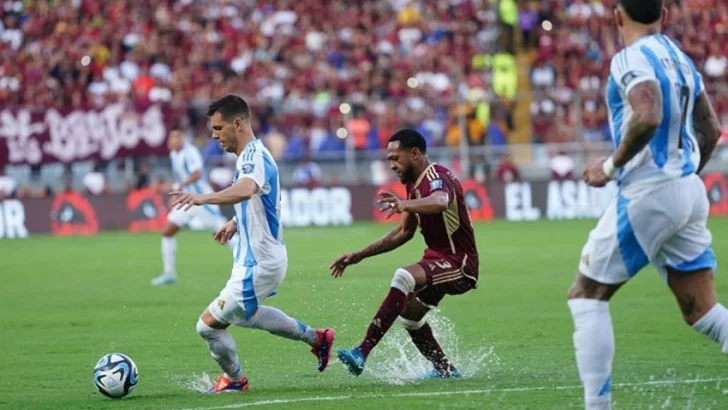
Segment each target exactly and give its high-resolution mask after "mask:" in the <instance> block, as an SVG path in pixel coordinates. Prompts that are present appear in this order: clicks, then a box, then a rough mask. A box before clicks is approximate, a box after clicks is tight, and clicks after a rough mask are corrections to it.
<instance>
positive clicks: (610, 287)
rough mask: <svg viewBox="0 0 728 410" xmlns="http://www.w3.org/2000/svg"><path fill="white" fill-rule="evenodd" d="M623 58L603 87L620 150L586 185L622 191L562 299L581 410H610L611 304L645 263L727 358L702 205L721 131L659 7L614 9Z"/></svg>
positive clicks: (627, 2)
mask: <svg viewBox="0 0 728 410" xmlns="http://www.w3.org/2000/svg"><path fill="white" fill-rule="evenodd" d="M617 3H618V5H617V9H616V10H615V18H616V23H617V25H618V27H619V31H620V34H621V36H622V39H623V41H624V44H625V46H626V48H625V49H624V50H622V51H621V52H620V53H618V54H617V55H615V56H614V58H613V59H612V63H611V64H612V65H611V75H610V76H609V80H608V86H607V96H606V98H607V105H608V108H609V116H610V118H609V119H610V126H611V127H612V134H613V135H614V139H615V144H616V146H617V150H616V152H615V153H614V155H612V156H611V157H609V158H607V159H606V160H598V161H592V162H591V163H590V164H589V165H588V166H587V169H586V170H585V171H584V179H585V181H586V182H587V183H588V184H590V185H592V186H595V187H601V186H604V185H605V184H606V183H607V182H608V181H609V180H610V179H612V178H615V179H617V180H618V182H619V190H618V197H617V198H615V200H614V201H613V203H612V204H611V206H610V207H609V208H608V209H607V210H606V212H605V214H604V215H603V216H602V218H601V219H600V221H599V223H598V224H597V226H596V228H595V229H594V230H592V232H591V233H590V234H589V239H588V241H587V243H586V245H585V246H584V249H583V251H582V257H581V263H580V265H579V271H580V274H579V275H578V276H577V277H576V280H575V281H574V284H573V285H572V287H571V289H570V290H569V295H568V299H569V302H568V303H569V308H570V309H571V313H572V316H573V319H574V328H575V331H574V347H575V349H576V362H577V367H578V369H579V374H580V377H581V381H582V384H583V385H584V398H585V407H586V409H590V410H593V409H610V408H611V381H612V377H611V376H612V375H611V372H612V359H613V357H614V349H615V348H614V332H613V329H612V321H611V317H610V315H609V304H608V303H609V300H610V298H611V297H612V295H614V294H615V292H616V291H617V290H618V289H619V287H620V286H621V285H622V284H624V283H625V282H627V281H628V280H629V279H630V278H632V277H633V276H634V275H636V274H637V273H638V272H639V271H640V270H641V269H642V268H643V267H645V266H646V265H647V264H648V263H651V264H652V265H654V266H655V267H656V268H657V270H658V272H659V273H660V275H661V276H662V278H663V279H664V280H665V281H666V282H667V285H668V286H669V288H670V290H671V291H672V292H673V294H674V295H675V297H676V299H677V302H678V304H679V305H680V308H681V310H682V313H683V317H684V319H685V321H686V322H687V323H688V325H690V326H692V328H693V329H695V330H696V331H698V332H700V333H703V334H705V335H706V336H708V337H710V338H711V339H713V340H714V341H716V342H718V343H719V344H720V346H721V348H722V351H723V352H724V353H728V311H726V308H725V307H724V306H723V305H721V304H718V303H717V300H716V295H715V290H714V287H713V273H714V270H715V268H716V259H715V255H714V254H713V250H712V248H711V241H712V238H711V234H710V232H709V231H708V229H707V227H706V223H707V218H708V210H709V203H708V199H707V195H706V192H705V185H704V184H703V182H702V181H701V179H700V177H698V175H696V173H699V172H700V171H701V170H702V169H703V167H704V166H705V164H706V163H707V162H708V160H709V159H710V156H711V154H712V152H713V150H714V148H715V145H716V143H717V141H718V138H719V136H720V124H719V122H718V118H717V116H716V114H715V112H714V111H713V108H712V106H711V104H710V101H709V100H708V96H707V94H706V92H705V89H704V86H703V82H702V78H701V76H700V74H699V73H698V72H697V71H696V69H695V67H694V65H693V62H692V61H691V60H690V59H689V58H688V57H687V56H686V55H685V54H684V53H682V51H680V49H679V48H678V47H677V46H676V45H675V43H673V42H672V40H670V39H669V38H668V37H666V36H664V35H662V34H660V29H661V26H662V24H664V23H665V21H666V13H667V10H666V9H665V8H664V7H663V3H662V0H618V2H617Z"/></svg>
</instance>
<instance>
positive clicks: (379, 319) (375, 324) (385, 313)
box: [359, 288, 407, 358]
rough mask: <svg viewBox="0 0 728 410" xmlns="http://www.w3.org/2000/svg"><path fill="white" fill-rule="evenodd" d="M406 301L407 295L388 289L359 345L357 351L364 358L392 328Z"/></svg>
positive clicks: (397, 290)
mask: <svg viewBox="0 0 728 410" xmlns="http://www.w3.org/2000/svg"><path fill="white" fill-rule="evenodd" d="M406 300H407V295H405V294H404V292H402V291H401V290H399V289H397V288H390V289H389V293H388V294H387V297H386V298H384V301H383V302H382V304H381V305H380V306H379V311H378V312H377V314H376V315H374V319H373V320H372V323H370V324H369V328H368V329H367V335H366V336H365V337H364V340H363V341H362V342H361V344H360V345H359V350H360V351H361V353H362V354H363V355H364V358H366V357H367V356H369V352H371V351H372V349H374V346H376V345H377V343H379V341H380V340H382V338H383V337H384V335H385V334H386V333H387V331H388V330H389V328H390V327H391V326H392V323H394V321H395V319H397V316H399V314H400V313H402V309H404V303H405V301H406Z"/></svg>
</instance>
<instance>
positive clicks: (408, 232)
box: [357, 212, 417, 259]
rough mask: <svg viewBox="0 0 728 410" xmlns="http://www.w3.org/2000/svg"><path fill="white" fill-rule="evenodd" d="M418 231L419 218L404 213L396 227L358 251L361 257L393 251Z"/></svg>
mask: <svg viewBox="0 0 728 410" xmlns="http://www.w3.org/2000/svg"><path fill="white" fill-rule="evenodd" d="M416 231H417V218H416V217H415V214H413V213H409V212H403V213H402V219H401V221H400V223H399V225H397V227H396V228H394V229H393V230H391V231H390V232H389V233H387V234H386V235H384V236H383V237H381V238H380V239H379V240H377V241H376V242H374V243H372V244H371V245H369V246H367V247H366V248H364V249H362V250H360V251H359V252H357V254H359V256H360V257H361V259H364V258H369V257H371V256H376V255H379V254H382V253H387V252H389V251H393V250H395V249H397V248H399V247H400V246H402V245H404V244H405V243H407V242H409V240H410V239H412V238H413V237H414V236H415V232H416Z"/></svg>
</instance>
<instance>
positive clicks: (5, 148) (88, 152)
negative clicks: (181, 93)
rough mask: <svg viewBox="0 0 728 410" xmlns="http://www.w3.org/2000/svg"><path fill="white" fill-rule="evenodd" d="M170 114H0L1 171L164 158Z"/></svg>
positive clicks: (121, 110)
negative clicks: (11, 167)
mask: <svg viewBox="0 0 728 410" xmlns="http://www.w3.org/2000/svg"><path fill="white" fill-rule="evenodd" d="M170 117H171V113H170V110H169V109H168V108H167V107H166V106H162V105H151V106H141V105H137V106H135V105H126V104H112V105H108V106H105V107H103V108H99V109H87V110H73V111H70V110H56V109H55V108H48V109H32V110H31V109H4V110H2V111H0V167H2V166H5V165H7V164H11V165H21V164H30V165H37V164H44V163H53V162H63V163H69V162H74V161H82V160H87V159H112V158H118V157H124V156H145V155H165V154H167V146H166V144H165V142H166V138H167V125H168V124H169V122H170V120H171V118H170Z"/></svg>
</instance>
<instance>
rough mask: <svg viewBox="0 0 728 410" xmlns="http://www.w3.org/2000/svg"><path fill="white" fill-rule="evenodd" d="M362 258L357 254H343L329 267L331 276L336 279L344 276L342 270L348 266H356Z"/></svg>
mask: <svg viewBox="0 0 728 410" xmlns="http://www.w3.org/2000/svg"><path fill="white" fill-rule="evenodd" d="M362 259H363V258H362V257H361V255H359V254H358V253H357V252H352V253H345V254H343V255H341V256H339V257H338V258H337V259H336V260H335V261H334V263H332V264H331V266H329V269H330V270H331V276H333V277H335V278H338V277H340V276H341V275H343V274H344V269H346V267H347V266H349V265H356V264H357V263H359V262H361V260H362Z"/></svg>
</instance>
